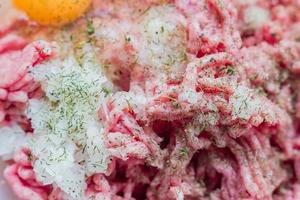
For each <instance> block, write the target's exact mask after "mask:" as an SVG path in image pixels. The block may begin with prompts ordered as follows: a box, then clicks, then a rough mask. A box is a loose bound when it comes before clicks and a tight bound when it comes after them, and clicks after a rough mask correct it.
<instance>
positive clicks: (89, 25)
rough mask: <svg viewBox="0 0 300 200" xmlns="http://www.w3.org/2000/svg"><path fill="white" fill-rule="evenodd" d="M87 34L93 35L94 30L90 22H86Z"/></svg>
mask: <svg viewBox="0 0 300 200" xmlns="http://www.w3.org/2000/svg"><path fill="white" fill-rule="evenodd" d="M87 33H88V34H89V35H92V34H94V33H95V28H94V25H93V21H92V20H87Z"/></svg>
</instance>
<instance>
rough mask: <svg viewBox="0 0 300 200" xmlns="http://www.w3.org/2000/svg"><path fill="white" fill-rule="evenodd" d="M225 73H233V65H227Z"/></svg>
mask: <svg viewBox="0 0 300 200" xmlns="http://www.w3.org/2000/svg"><path fill="white" fill-rule="evenodd" d="M226 73H227V74H228V75H234V74H235V69H234V68H233V67H231V66H230V67H227V69H226Z"/></svg>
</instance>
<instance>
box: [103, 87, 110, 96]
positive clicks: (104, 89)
mask: <svg viewBox="0 0 300 200" xmlns="http://www.w3.org/2000/svg"><path fill="white" fill-rule="evenodd" d="M101 91H102V92H104V94H105V96H107V95H109V94H110V93H111V92H112V91H111V90H110V89H109V88H107V87H103V88H102V90H101Z"/></svg>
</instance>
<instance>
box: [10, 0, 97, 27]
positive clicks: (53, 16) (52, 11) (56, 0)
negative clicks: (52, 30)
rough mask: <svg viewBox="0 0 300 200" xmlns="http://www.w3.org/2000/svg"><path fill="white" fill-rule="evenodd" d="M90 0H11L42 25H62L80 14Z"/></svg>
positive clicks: (83, 11) (88, 4) (87, 6)
mask: <svg viewBox="0 0 300 200" xmlns="http://www.w3.org/2000/svg"><path fill="white" fill-rule="evenodd" d="M91 1H92V0H13V3H14V5H15V6H16V7H17V8H18V9H20V10H22V11H24V12H25V13H26V14H27V15H28V16H29V18H31V19H32V20H34V21H37V22H39V23H40V24H44V25H63V24H67V23H69V22H71V21H73V20H75V19H77V18H78V17H80V16H82V15H83V14H84V13H85V11H86V10H87V9H88V8H89V6H90V4H91Z"/></svg>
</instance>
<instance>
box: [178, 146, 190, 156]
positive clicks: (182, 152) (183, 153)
mask: <svg viewBox="0 0 300 200" xmlns="http://www.w3.org/2000/svg"><path fill="white" fill-rule="evenodd" d="M180 155H182V156H188V155H189V149H188V148H187V147H183V148H181V149H180Z"/></svg>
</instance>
